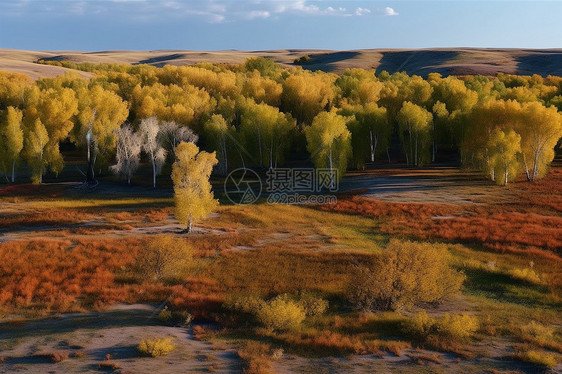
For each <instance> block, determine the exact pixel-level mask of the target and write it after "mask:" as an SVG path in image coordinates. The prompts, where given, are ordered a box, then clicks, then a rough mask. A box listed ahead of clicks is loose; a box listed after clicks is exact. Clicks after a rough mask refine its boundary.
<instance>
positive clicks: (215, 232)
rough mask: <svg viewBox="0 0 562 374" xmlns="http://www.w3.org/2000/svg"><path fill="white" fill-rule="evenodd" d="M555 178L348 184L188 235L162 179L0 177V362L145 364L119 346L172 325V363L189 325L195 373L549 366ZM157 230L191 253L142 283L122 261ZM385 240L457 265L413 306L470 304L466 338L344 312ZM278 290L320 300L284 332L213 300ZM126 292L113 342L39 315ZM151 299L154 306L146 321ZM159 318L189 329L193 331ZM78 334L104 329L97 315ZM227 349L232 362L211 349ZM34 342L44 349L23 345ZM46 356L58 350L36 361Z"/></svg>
mask: <svg viewBox="0 0 562 374" xmlns="http://www.w3.org/2000/svg"><path fill="white" fill-rule="evenodd" d="M373 173H374V174H373V177H375V178H376V177H377V175H376V172H373ZM384 173H385V174H389V173H391V172H389V171H386V172H384ZM420 173H422V172H420ZM561 182H562V169H560V168H554V169H553V170H552V171H551V173H550V175H549V176H548V177H547V178H545V179H543V180H541V181H539V182H536V183H533V184H523V183H514V184H513V185H512V186H510V187H507V188H503V189H502V188H501V187H497V186H491V185H483V186H482V185H481V184H475V186H474V187H473V189H474V192H475V193H479V192H481V193H482V194H483V196H486V195H485V192H487V190H489V189H501V191H503V192H504V198H503V199H492V198H489V199H487V198H485V197H484V198H481V199H480V201H479V202H478V203H464V204H460V203H459V204H451V203H442V204H437V203H409V202H393V201H380V200H375V199H373V198H372V195H369V196H371V197H365V196H363V195H362V192H364V191H352V192H348V193H345V194H341V195H340V196H339V197H338V203H337V204H335V205H329V206H287V205H270V204H266V203H265V202H261V203H258V204H256V205H251V206H233V205H223V206H221V207H220V208H219V209H218V210H217V212H216V213H215V214H213V215H211V216H210V217H208V218H206V219H204V220H201V221H200V222H198V223H197V225H196V228H195V230H194V232H193V233H192V234H190V235H185V234H181V229H182V228H181V227H180V226H179V225H178V224H177V222H176V221H175V220H174V218H173V208H172V200H171V198H170V196H169V192H168V191H167V190H166V191H164V192H161V193H159V194H157V195H155V194H153V193H144V194H143V193H142V192H139V196H137V197H123V196H122V195H117V196H116V197H115V194H112V193H108V192H107V191H112V192H115V191H113V189H118V188H120V187H112V188H111V189H108V190H107V191H105V192H104V191H99V192H80V191H77V190H76V189H73V188H72V187H71V186H69V185H68V184H59V185H56V184H52V185H45V186H38V187H32V186H29V187H28V186H25V185H20V186H18V188H17V189H16V188H13V187H3V188H0V200H1V208H0V211H1V212H2V214H1V216H0V269H1V270H0V274H1V275H0V310H1V315H2V321H1V322H0V344H1V345H2V347H3V348H2V353H1V354H0V356H1V357H2V361H3V362H4V363H0V371H1V372H10V370H14V368H17V367H20V366H23V367H25V368H27V369H28V370H31V371H32V372H33V370H35V372H41V370H46V368H55V369H57V368H59V369H60V368H61V367H62V366H61V365H70V366H69V367H72V368H78V367H81V365H86V366H87V365H95V364H96V362H97V363H99V364H103V363H104V362H106V361H107V362H106V363H105V364H103V365H101V366H99V367H100V368H101V367H102V366H103V368H105V367H106V366H107V367H108V368H109V367H110V366H111V365H113V364H114V363H116V364H118V365H117V367H118V368H119V369H116V370H133V369H134V368H137V369H138V368H139V361H138V360H141V361H142V362H145V363H146V362H147V360H160V359H150V358H140V357H139V358H135V357H137V354H136V353H135V352H134V349H132V348H130V347H132V346H136V345H137V344H139V342H140V340H141V338H142V339H144V338H154V337H159V336H144V335H143V334H142V331H143V330H144V329H147V330H146V331H149V330H150V331H151V332H152V334H168V335H169V334H172V335H174V334H175V335H174V336H175V338H174V345H175V346H176V347H178V346H179V347H180V348H179V350H180V351H179V352H183V353H178V352H175V353H172V354H171V355H170V356H169V357H167V358H166V360H171V361H170V362H173V363H174V365H176V366H177V365H179V366H178V368H182V366H181V365H182V362H183V361H185V362H192V361H190V360H194V359H195V360H196V358H194V357H195V356H196V355H195V356H194V354H193V352H191V353H190V352H187V351H186V349H187V348H185V347H188V346H189V347H191V345H192V344H194V343H193V339H194V337H195V338H197V339H199V340H203V341H204V342H205V343H204V344H207V346H206V347H207V348H205V349H209V347H212V348H213V349H212V350H211V351H209V352H211V353H209V352H207V353H206V354H207V355H214V356H213V357H214V358H213V359H212V360H210V361H212V362H210V363H209V362H206V361H205V362H203V363H201V365H199V366H198V367H199V369H197V370H207V369H208V370H211V369H210V367H211V366H212V370H215V371H219V372H230V371H236V370H240V365H243V366H244V367H245V368H246V369H245V370H246V371H247V372H271V371H280V372H318V371H323V370H324V371H329V372H347V371H349V370H350V368H355V369H356V370H357V371H359V372H361V371H364V372H369V371H372V370H391V371H403V372H450V371H466V372H507V371H510V372H525V373H526V372H529V373H531V372H533V373H534V372H543V371H546V370H560V364H559V362H560V361H561V360H562V329H561V328H560V326H561V325H562V315H561V314H560V310H561V308H562V279H561V274H562V268H561V264H562V259H561V256H562V252H561V248H562V236H561V235H562V233H561V230H560V227H562V225H561V222H562V221H561V218H560V211H561V209H562V205H561V203H562V192H561V191H560V188H559V186H560V183H561ZM128 191H132V190H128ZM84 194H87V196H86V195H84ZM46 196H47V197H46ZM493 196H495V195H493ZM162 233H164V234H167V235H173V236H174V237H176V240H181V241H185V242H187V243H188V244H189V245H190V246H191V247H192V248H193V252H194V259H193V263H192V266H191V267H190V268H189V269H188V270H187V271H186V272H185V274H184V276H183V277H180V278H176V279H164V280H159V281H149V280H147V279H146V278H143V276H141V275H140V274H139V273H138V272H137V271H136V269H135V261H136V257H137V253H138V251H139V250H140V249H141V248H142V247H143V246H144V245H145V244H146V243H147V241H149V240H151V238H153V237H154V235H156V234H162ZM391 238H395V239H396V238H398V240H402V241H406V240H414V241H423V242H427V241H429V242H431V243H433V245H434V246H436V247H439V248H440V249H442V250H443V251H446V252H448V253H449V256H450V261H451V263H452V265H453V266H454V267H455V268H456V269H458V270H460V271H462V272H463V273H464V274H465V276H466V280H465V283H464V287H463V291H462V293H461V294H460V295H458V296H456V297H454V298H452V299H448V300H446V301H445V302H443V303H441V304H439V305H436V306H427V307H425V308H424V309H425V310H426V311H427V314H428V317H429V318H431V319H434V320H435V321H436V322H435V323H436V326H445V322H443V318H445V316H446V315H458V314H459V313H466V314H468V315H470V316H474V317H475V318H476V320H477V321H478V328H477V329H476V330H475V331H473V332H471V333H470V334H469V336H468V337H463V338H462V339H461V338H459V339H456V338H455V339H453V338H450V336H448V335H446V334H445V333H442V332H441V333H435V334H434V335H431V336H429V337H424V338H420V337H419V336H417V335H416V334H414V333H412V332H411V331H409V330H408V329H405V328H404V326H406V325H407V324H408V323H409V322H408V321H411V320H412V319H413V318H414V317H415V316H416V315H417V313H418V312H419V311H420V310H421V308H420V307H416V308H413V309H411V310H408V311H406V312H403V313H397V312H378V313H366V312H361V311H357V310H354V309H353V308H352V306H351V305H350V304H349V302H348V301H347V298H346V289H347V288H348V285H349V284H350V283H352V282H354V280H355V279H356V275H357V272H358V271H359V270H360V268H361V266H365V265H366V264H368V263H369V262H370V261H371V260H372V259H373V258H374V257H376V256H378V255H380V254H381V253H383V252H384V250H385V247H386V245H387V243H388V242H389V240H390V239H391ZM282 294H287V295H289V296H291V297H300V296H298V295H303V294H309V295H313V296H314V297H316V298H319V299H322V300H325V301H327V302H328V303H329V307H328V309H327V310H326V311H323V312H322V313H320V314H318V315H315V316H308V317H306V319H305V320H304V321H303V323H302V324H301V325H300V326H299V327H298V328H297V329H292V330H288V331H275V330H270V329H266V328H264V327H261V326H260V325H259V324H257V323H256V322H255V321H254V320H253V319H252V318H250V317H248V316H244V315H239V314H236V313H233V312H232V309H229V308H228V307H227V305H228V302H229V300H232V299H233V298H237V297H238V298H239V297H241V296H248V295H249V296H252V297H260V298H262V299H265V300H268V299H271V298H272V297H275V296H277V295H282ZM225 303H226V304H225ZM137 304H144V305H152V306H151V307H150V308H151V309H150V310H151V311H153V312H151V313H152V317H151V316H150V315H147V316H145V318H144V319H141V320H138V319H136V320H135V321H136V322H135V324H134V328H135V329H136V330H134V331H132V330H131V331H129V330H127V331H128V332H127V333H129V334H130V336H133V337H134V338H130V339H128V340H127V339H125V338H124V339H122V340H120V343H119V344H117V345H111V344H110V345H107V344H109V342H108V341H106V340H104V342H103V343H100V342H97V343H95V344H94V343H91V338H88V339H90V340H88V339H86V338H85V336H86V335H84V334H86V333H85V332H84V330H83V329H81V327H80V324H79V323H76V325H75V326H72V324H71V326H70V327H68V326H67V328H66V329H63V330H59V331H55V330H57V329H56V327H54V326H56V323H58V322H56V321H52V320H50V319H49V318H48V316H50V315H52V314H53V313H69V312H79V313H89V312H92V311H95V312H96V313H98V315H99V317H100V318H102V320H104V321H107V324H109V325H111V326H113V327H115V326H119V325H120V324H122V322H120V321H122V320H123V319H126V318H127V317H126V316H127V312H126V310H125V311H124V312H123V311H121V312H120V313H121V314H120V317H119V318H120V319H112V318H115V317H114V314H115V312H113V311H112V310H113V309H112V308H115V307H116V306H120V305H137ZM164 306H165V307H166V311H169V312H166V313H164V314H162V313H161V315H160V317H161V318H159V319H157V318H155V317H154V316H155V315H156V314H158V311H159V310H160V309H159V308H163V307H164ZM154 308H156V309H154ZM131 313H132V312H131ZM80 315H83V314H78V316H80ZM87 315H88V314H86V316H87ZM69 316H70V315H69ZM188 317H189V318H188ZM68 318H71V317H68ZM72 318H74V317H72ZM131 318H133V314H131ZM186 318H188V319H191V318H194V320H193V323H194V325H192V328H188V329H187V330H185V328H182V327H177V326H182V323H183V322H181V321H184V322H185V320H186ZM30 321H31V322H30ZM33 321H35V322H33ZM440 321H441V322H440ZM22 323H23V324H24V326H27V325H25V324H26V323H35V324H38V325H41V326H50V325H51V327H52V328H51V329H48V328H47V329H46V330H42V331H43V332H44V333H45V334H44V335H43V336H42V339H44V340H33V342H32V343H33V344H32V343H30V339H32V336H33V334H30V333H24V331H28V330H27V328H24V329H23V330H22V329H21V326H22V325H21V324H22ZM53 324H54V325H53ZM18 326H20V327H18ZM173 326H176V327H173ZM28 328H30V327H29V326H28ZM131 328H133V327H131ZM170 328H173V329H180V330H181V331H191V332H192V333H193V337H190V336H188V337H185V336H184V335H182V333H180V332H179V331H180V330H167V329H170ZM448 328H449V329H450V327H448ZM182 329H183V330H182ZM440 329H441V330H440V331H445V330H446V327H441V328H440ZM18 331H19V333H17V332H18ZM88 331H94V332H96V333H98V334H102V335H103V334H116V332H115V331H113V330H111V331H113V332H111V331H110V329H109V327H108V326H106V325H104V324H101V325H94V326H91V330H88ZM139 331H140V332H139ZM451 336H452V335H451ZM33 339H37V338H36V337H34V338H33ZM69 339H70V340H72V342H73V344H75V345H79V346H83V348H82V349H80V351H81V352H82V353H81V354H83V355H85V356H86V357H88V358H83V359H82V361H79V360H80V359H79V358H75V357H74V356H75V355H76V352H75V351H76V350H72V349H68V348H65V347H63V348H60V347H59V348H57V347H54V346H53V344H52V342H53V341H55V342H56V341H59V340H60V341H67V340H69ZM84 339H85V340H84ZM83 340H84V341H83ZM100 344H101V345H102V346H103V347H101V346H100ZM104 344H105V345H104ZM190 344H191V345H190ZM30 345H33V346H35V348H34V349H31V348H29V347H30ZM26 347H27V348H26ZM124 347H125V348H124ZM127 347H129V348H127ZM181 347H184V348H181ZM102 348H103V349H102ZM194 349H203V348H202V347H199V348H194ZM232 349H235V350H237V351H238V355H239V356H236V357H238V358H233V357H232V356H228V357H230V358H225V357H227V356H224V357H223V356H221V354H222V353H221V352H227V353H228V352H232ZM37 352H39V353H41V354H43V356H41V357H43V358H37V357H35V356H33V354H37ZM100 352H104V355H105V354H109V355H110V356H111V357H110V358H109V359H104V358H103V357H102V356H103V355H102V356H100V354H101V353H100ZM123 352H128V353H126V354H125V353H123ZM53 354H56V357H59V358H60V359H61V360H60V361H61V362H59V363H54V362H50V361H49V360H50V359H44V357H51V356H52V355H53ZM65 354H66V355H67V356H65ZM225 354H226V353H225ZM45 355H47V356H45ZM73 355H74V356H73ZM215 356H216V357H215ZM34 357H35V358H34ZM220 357H222V358H220ZM34 360H35V361H34ZM76 360H78V361H76ZM143 360H144V361H143ZM155 362H160V364H161V365H164V366H162V367H166V366H165V364H163V363H162V361H155ZM184 364H185V363H184ZM18 365H19V366H18ZM45 365H47V366H45ZM49 365H50V366H49ZM57 365H58V366H57ZM147 365H149V366H147V367H150V365H152V364H147ZM237 365H238V366H237ZM140 367H143V366H142V365H141V366H140ZM201 367H205V368H206V369H201ZM237 367H238V369H236V368H237ZM110 369H111V368H110ZM184 369H185V370H195V369H194V366H189V367H188V366H185V367H184ZM73 370H74V369H73ZM111 370H113V369H111ZM178 370H179V369H178Z"/></svg>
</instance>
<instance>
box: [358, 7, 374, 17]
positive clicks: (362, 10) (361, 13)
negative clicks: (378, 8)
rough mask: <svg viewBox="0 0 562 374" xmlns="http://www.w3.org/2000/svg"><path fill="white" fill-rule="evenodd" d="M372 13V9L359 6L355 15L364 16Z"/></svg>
mask: <svg viewBox="0 0 562 374" xmlns="http://www.w3.org/2000/svg"><path fill="white" fill-rule="evenodd" d="M369 13H371V11H370V10H369V9H367V8H357V9H355V15H356V16H364V15H366V14H369Z"/></svg>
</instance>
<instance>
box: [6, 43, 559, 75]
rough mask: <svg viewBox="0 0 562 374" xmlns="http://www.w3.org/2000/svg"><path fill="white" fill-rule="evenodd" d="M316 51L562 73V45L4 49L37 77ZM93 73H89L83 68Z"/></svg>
mask: <svg viewBox="0 0 562 374" xmlns="http://www.w3.org/2000/svg"><path fill="white" fill-rule="evenodd" d="M304 55H308V56H310V61H309V62H308V63H306V64H304V65H302V66H303V68H305V69H310V70H323V71H328V72H336V73H340V72H342V71H344V70H345V69H348V68H363V69H376V70H377V72H380V71H382V70H387V71H388V72H390V73H393V72H396V71H406V72H408V73H409V74H417V75H422V76H426V75H427V74H428V73H431V72H438V73H441V74H442V75H443V76H447V75H466V74H483V75H495V74H497V73H510V74H525V75H531V74H539V75H542V76H547V75H562V49H545V50H533V49H483V48H447V49H439V48H436V49H362V50H350V51H332V50H303V49H282V50H270V51H237V50H228V51H214V52H201V51H184V50H156V51H100V52H79V51H44V52H43V51H23V50H13V49H0V70H7V71H12V72H19V73H24V74H27V75H29V76H31V77H32V78H34V79H36V78H39V77H52V76H57V75H60V74H62V73H64V72H65V71H68V69H65V68H62V67H56V66H48V65H39V64H37V63H35V62H36V61H37V60H39V59H43V60H52V61H62V60H70V61H74V62H92V63H127V64H151V65H155V66H164V65H167V64H170V65H189V64H195V63H198V62H202V61H207V62H212V63H240V62H243V61H244V60H245V59H247V58H249V57H256V56H262V57H270V58H273V59H274V60H275V61H276V62H278V63H281V64H283V65H285V66H295V64H294V60H295V59H297V58H299V57H301V56H304ZM81 74H82V75H84V76H88V74H87V73H81Z"/></svg>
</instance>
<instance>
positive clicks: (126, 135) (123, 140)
mask: <svg viewBox="0 0 562 374" xmlns="http://www.w3.org/2000/svg"><path fill="white" fill-rule="evenodd" d="M117 137H118V139H119V140H118V141H117V152H116V155H115V159H116V161H117V163H116V164H115V165H113V166H111V167H110V170H111V171H112V172H114V173H115V174H118V175H122V176H124V177H125V179H127V184H131V177H132V176H133V173H134V172H135V171H136V170H137V169H138V167H139V163H140V152H141V149H142V137H141V136H140V134H138V133H136V132H135V131H134V130H133V128H132V126H131V125H129V124H126V125H123V126H121V128H120V129H119V130H117Z"/></svg>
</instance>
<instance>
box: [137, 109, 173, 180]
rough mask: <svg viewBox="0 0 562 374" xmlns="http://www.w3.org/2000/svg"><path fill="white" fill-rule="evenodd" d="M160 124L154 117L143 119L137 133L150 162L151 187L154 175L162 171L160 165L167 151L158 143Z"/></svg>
mask: <svg viewBox="0 0 562 374" xmlns="http://www.w3.org/2000/svg"><path fill="white" fill-rule="evenodd" d="M159 132H160V126H159V125H158V120H157V119H156V117H150V118H147V119H143V120H142V121H141V123H140V126H139V134H140V137H141V142H142V150H143V151H144V152H145V153H146V154H147V155H148V158H149V159H150V163H151V164H152V187H153V188H156V175H158V174H160V172H161V171H162V165H164V163H165V162H166V154H167V151H166V150H165V149H164V147H163V146H162V144H160V142H159V139H160V137H159V136H158V134H159Z"/></svg>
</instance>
